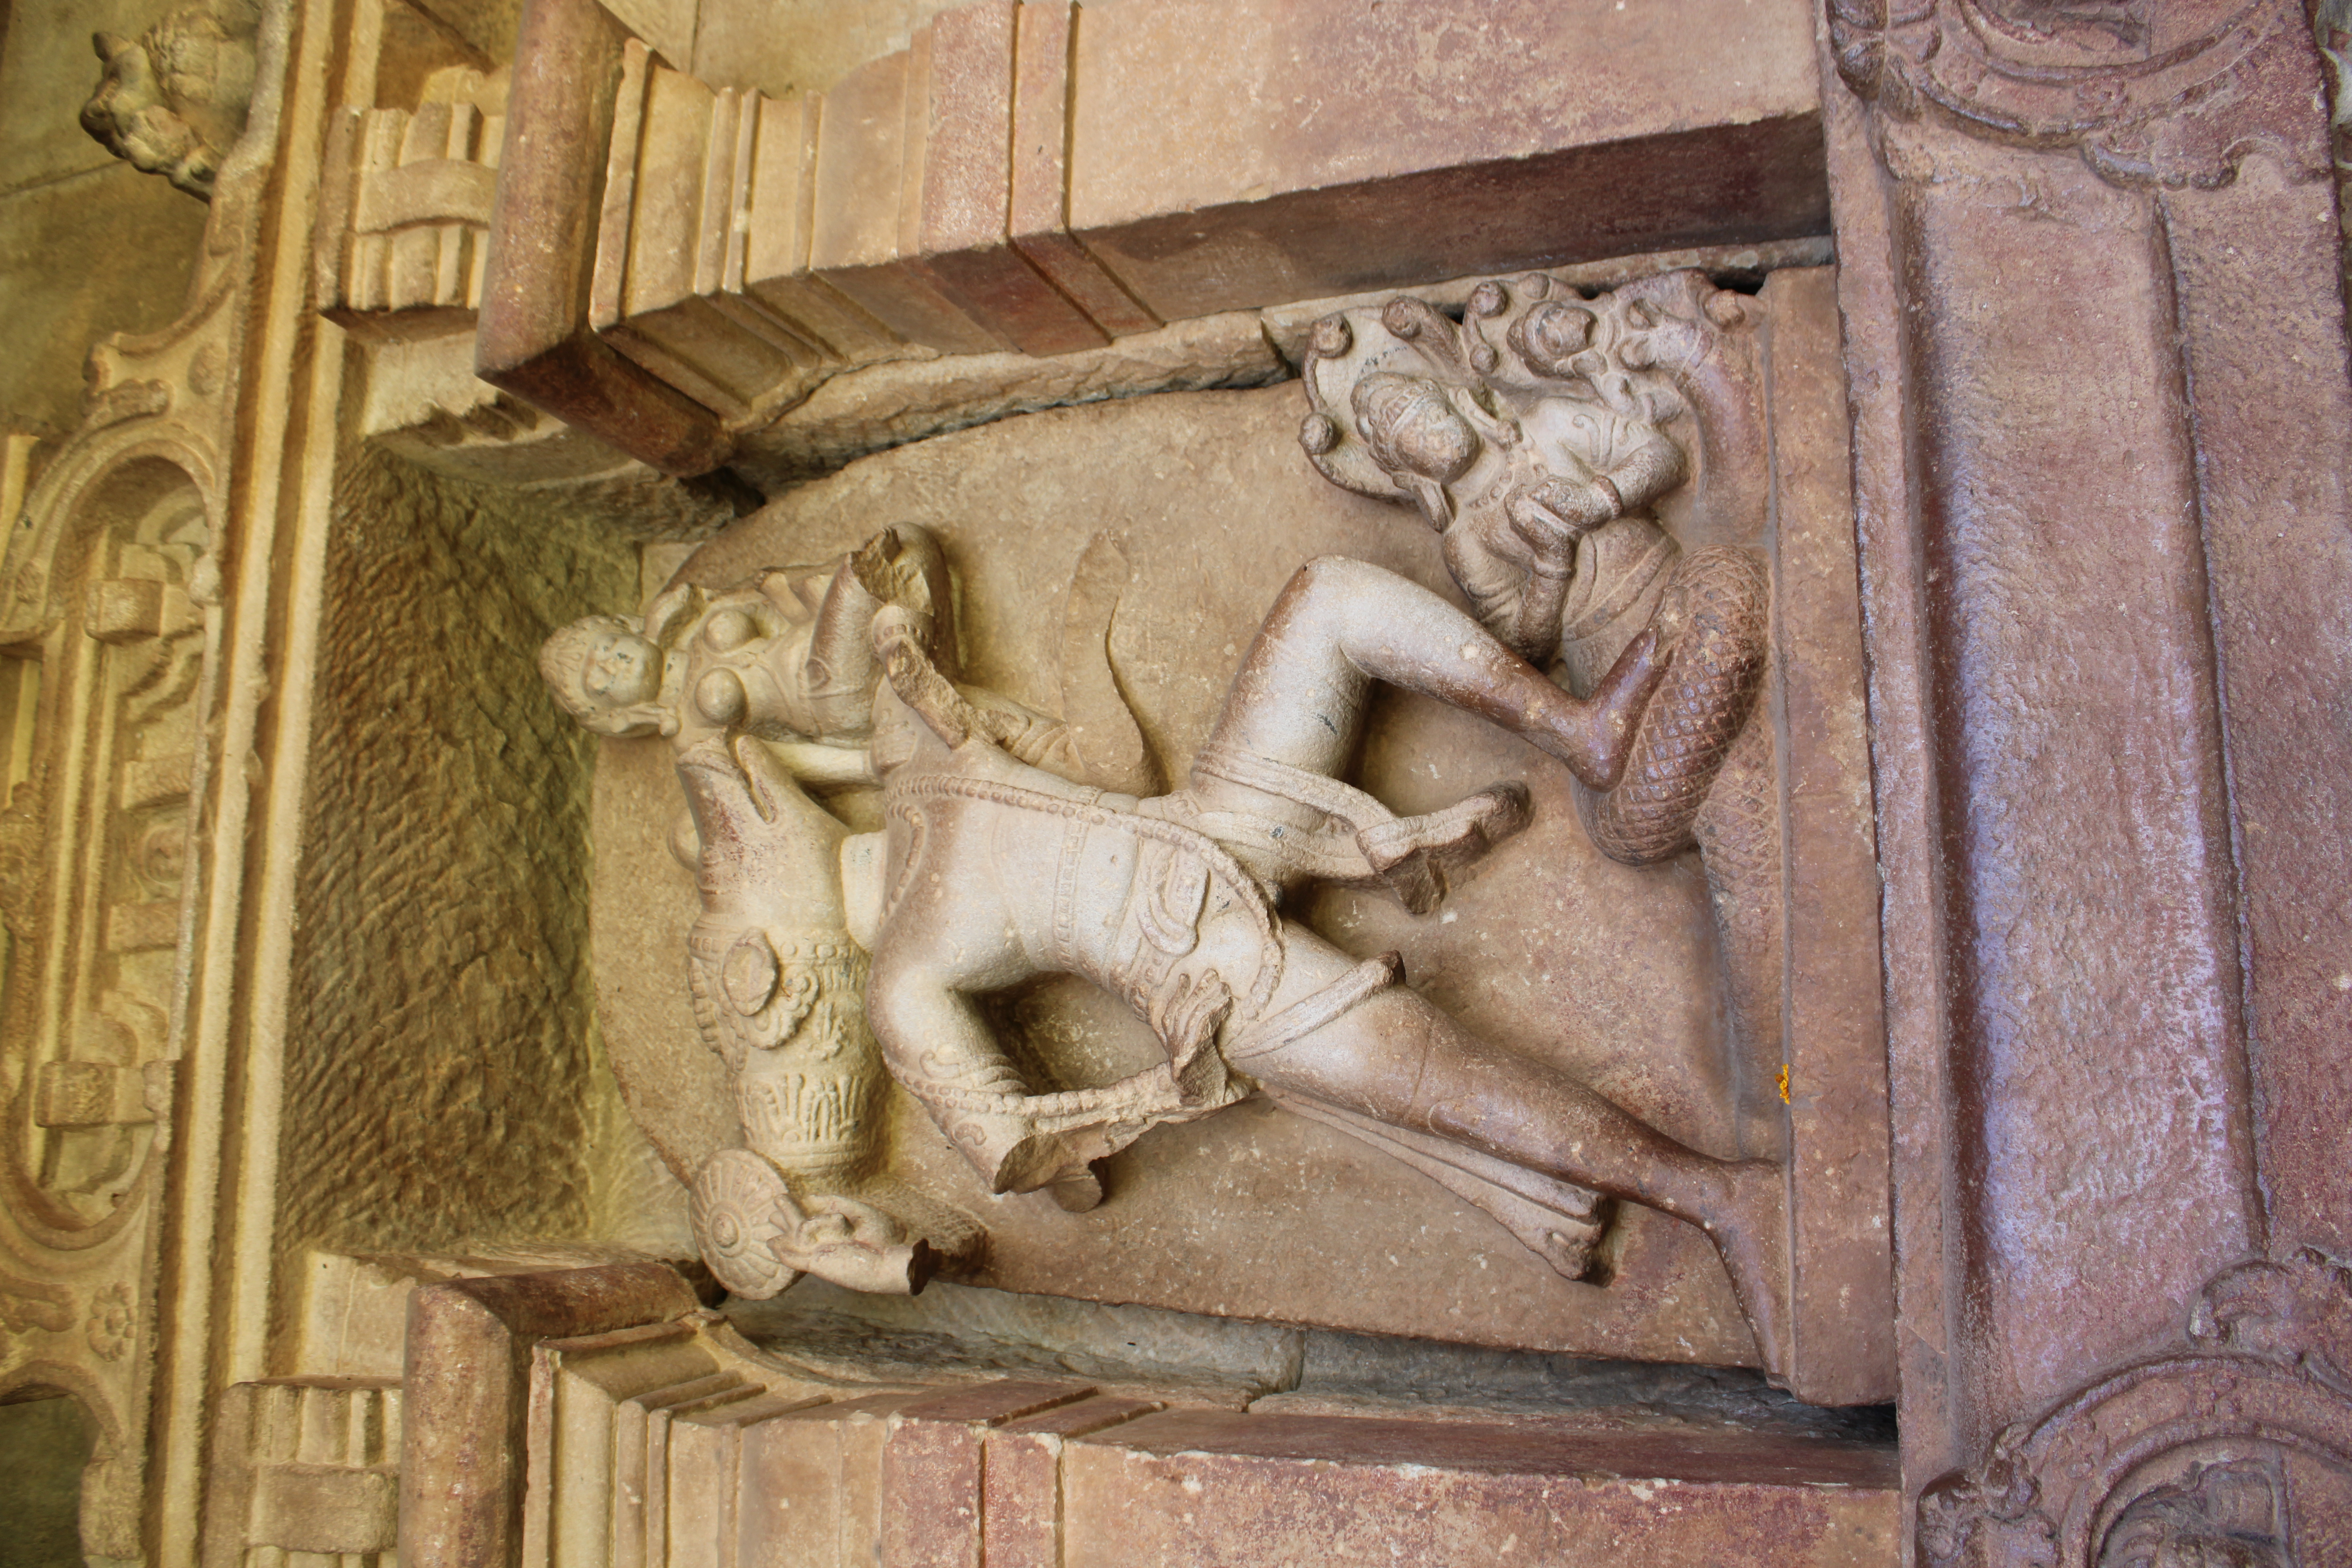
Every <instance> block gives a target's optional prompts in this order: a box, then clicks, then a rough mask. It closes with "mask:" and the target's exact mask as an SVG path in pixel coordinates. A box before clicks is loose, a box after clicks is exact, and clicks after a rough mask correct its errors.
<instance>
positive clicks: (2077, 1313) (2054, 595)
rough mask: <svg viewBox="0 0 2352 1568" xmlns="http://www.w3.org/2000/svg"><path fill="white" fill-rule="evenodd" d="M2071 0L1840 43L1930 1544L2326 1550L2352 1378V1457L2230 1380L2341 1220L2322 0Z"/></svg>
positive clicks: (1939, 1553) (2332, 321) (1908, 1461)
mask: <svg viewBox="0 0 2352 1568" xmlns="http://www.w3.org/2000/svg"><path fill="white" fill-rule="evenodd" d="M2045 9H2046V8H2037V7H2030V6H2024V5H2004V4H2000V3H1998V0H1983V3H1979V4H1971V5H1944V6H1942V7H1940V8H1937V7H1932V6H1931V7H1925V8H1910V9H1907V10H1906V11H1904V12H1903V13H1902V14H1901V15H1899V16H1890V15H1889V13H1888V9H1887V8H1886V7H1885V6H1883V5H1873V4H1869V3H1867V0H1852V3H1849V0H1832V5H1831V6H1830V7H1829V16H1828V27H1827V37H1828V42H1829V46H1830V51H1831V54H1832V56H1833V58H1834V64H1835V68H1836V69H1837V71H1838V72H1839V73H1840V74H1841V75H1842V76H1843V82H1844V88H1843V90H1840V89H1836V88H1831V89H1828V93H1827V97H1828V102H1827V105H1826V110H1827V113H1828V116H1829V120H1830V124H1831V142H1832V156H1831V166H1832V193H1833V197H1834V200H1835V204H1836V209H1837V226H1838V233H1839V250H1840V257H1841V260H1842V262H1843V279H1842V294H1843V308H1844V310H1845V313H1846V325H1847V354H1848V371H1849V377H1850V383H1851V385H1852V387H1853V394H1854V398H1853V402H1854V409H1855V429H1856V437H1857V439H1856V442H1855V459H1856V470H1855V477H1856V489H1857V500H1858V503H1859V507H1860V513H1861V518H1862V521H1861V541H1862V558H1863V572H1864V603H1865V615H1866V618H1867V623H1868V634H1867V635H1868V642H1869V651H1870V657H1871V660H1872V664H1873V667H1874V689H1873V714H1872V719H1873V726H1874V763H1875V768H1876V773H1877V780H1878V799H1879V812H1880V845H1881V853H1882V860H1883V865H1884V868H1885V878H1886V893H1885V900H1886V907H1885V917H1886V935H1887V943H1886V984H1887V996H1888V1003H1889V1017H1890V1055H1891V1065H1892V1072H1893V1079H1894V1083H1895V1127H1896V1130H1897V1131H1896V1141H1897V1153H1896V1162H1895V1168H1896V1174H1895V1193H1896V1220H1897V1247H1898V1253H1899V1264H1898V1275H1899V1286H1898V1288H1899V1291H1900V1301H1901V1315H1902V1321H1903V1324H1904V1329H1905V1332H1904V1333H1903V1335H1902V1339H1903V1342H1904V1344H1905V1346H1906V1351H1905V1366H1904V1394H1903V1413H1902V1415H1903V1433H1904V1447H1905V1469H1906V1487H1907V1489H1908V1490H1909V1491H1910V1492H1911V1493H1913V1494H1914V1495H1918V1494H1920V1493H1921V1492H1922V1491H1923V1489H1924V1490H1925V1491H1926V1492H1927V1496H1926V1497H1925V1498H1924V1500H1922V1502H1921V1503H1920V1507H1919V1513H1918V1516H1917V1518H1918V1526H1919V1535H1918V1538H1917V1541H1916V1543H1915V1548H1916V1551H1917V1552H1918V1560H1919V1561H1924V1562H1939V1563H1940V1562H1947V1561H1950V1562H1979V1561H2006V1560H2008V1559H2007V1558H2006V1557H2005V1556H2004V1555H2003V1553H2004V1552H2007V1551H2009V1550H2011V1549H2017V1550H2025V1549H2027V1547H2026V1543H2029V1542H2045V1541H2047V1540H2048V1539H2050V1538H2051V1537H2054V1538H2055V1543H2056V1549H2057V1553H2058V1556H2057V1560H2058V1561H2060V1562H2064V1563H2075V1562H2094V1561H2098V1560H2100V1554H2101V1553H2102V1552H2112V1551H2116V1550H2122V1549H2123V1547H2124V1546H2125V1545H2126V1544H2129V1543H2133V1542H2137V1541H2138V1540H2139V1535H2138V1534H2135V1533H2134V1532H2135V1531H2139V1532H2143V1533H2145V1532H2146V1531H2158V1530H2162V1531H2171V1532H2172V1535H2173V1537H2174V1538H2177V1539H2181V1540H2189V1539H2204V1538H2205V1537H2204V1535H2200V1532H2207V1533H2209V1534H2210V1532H2213V1531H2220V1532H2221V1533H2224V1534H2229V1533H2235V1534H2237V1535H2241V1536H2244V1535H2259V1536H2264V1537H2267V1538H2269V1539H2273V1540H2275V1541H2278V1542H2286V1541H2288V1540H2289V1539H2290V1538H2291V1536H2292V1534H2293V1531H2294V1529H2295V1528H2296V1521H2308V1520H2311V1519H2315V1518H2319V1517H2325V1515H2324V1513H2321V1514H2315V1513H2314V1512H2313V1511H2312V1510H2314V1509H2325V1508H2328V1507H2333V1506H2338V1505H2339V1504H2340V1500H2341V1499H2342V1497H2343V1495H2344V1493H2343V1490H2342V1489H2343V1486H2344V1484H2345V1477H2346V1476H2347V1473H2352V1472H2347V1466H2352V1453H2347V1450H2346V1449H2344V1448H2343V1447H2341V1443H2342V1439H2343V1436H2344V1432H2345V1430H2346V1427H2345V1424H2344V1420H2343V1416H2344V1415H2345V1411H2344V1410H2343V1408H2342V1404H2343V1402H2342V1401H2341V1400H2340V1399H2336V1400H2335V1402H2334V1404H2333V1405H2330V1404H2329V1400H2330V1399H2331V1398H2333V1396H2332V1395H2320V1396H2318V1397H2316V1402H2315V1403H2314V1404H2313V1405H2312V1406H2311V1410H2312V1412H2314V1413H2315V1414H2312V1415H2311V1416H2310V1418H2311V1419H2312V1420H2313V1421H2315V1422H2316V1423H2317V1424H2318V1426H2320V1427H2324V1428H2326V1429H2327V1432H2328V1434H2330V1435H2326V1436H2321V1435H2319V1434H2317V1433H2316V1432H2315V1431H2304V1432H2303V1434H2302V1437H2301V1438H2299V1439H2297V1441H2298V1442H2307V1443H2309V1444H2311V1445H2313V1446H2314V1449H2315V1452H2317V1453H2320V1454H2324V1455H2326V1458H2312V1457H2310V1456H2309V1454H2308V1453H2306V1454H2305V1457H2303V1458H2285V1457H2283V1456H2284V1455H2286V1454H2287V1453H2288V1451H2289V1450H2290V1449H2291V1448H2293V1447H2294V1446H2295V1445H2294V1443H2286V1444H2282V1443H2280V1442H2277V1441H2274V1440H2273V1438H2274V1437H2275V1434H2274V1433H2273V1436H2270V1437H2265V1436H2259V1435H2258V1434H2257V1432H2256V1428H2257V1427H2260V1426H2263V1424H2264V1422H2266V1421H2273V1420H2275V1421H2284V1420H2286V1416H2285V1415H2284V1412H2285V1410H2286V1408H2287V1406H2288V1405H2296V1407H2297V1408H2298V1409H2300V1408H2301V1405H2300V1403H2299V1402H2301V1401H2302V1400H2303V1399H2304V1398H2305V1396H2306V1395H2319V1385H2318V1384H2308V1385H2307V1386H2306V1385H2305V1384H2291V1383H2281V1384H2277V1385H2276V1386H2275V1387H2272V1386H2270V1385H2267V1384H2265V1385H2264V1388H2265V1392H2264V1393H2263V1394H2259V1395H2256V1396H2253V1397H2252V1398H2245V1397H2240V1398H2237V1399H2235V1400H2233V1399H2232V1398H2231V1396H2229V1395H2228V1394H2213V1393H2211V1392H2210V1388H2209V1387H2208V1386H2207V1385H2208V1384H2211V1383H2212V1380H2213V1379H2215V1378H2216V1377H2218V1378H2219V1379H2220V1383H2221V1384H2229V1383H2231V1382H2232V1380H2235V1382H2236V1383H2237V1384H2238V1385H2239V1386H2241V1388H2243V1387H2245V1386H2250V1384H2249V1383H2248V1380H2249V1379H2255V1380H2259V1379H2260V1378H2263V1377H2267V1376H2269V1375H2270V1374H2271V1372H2272V1371H2273V1370H2275V1368H2276V1367H2277V1366H2278V1364H2279V1363H2282V1362H2284V1363H2294V1360H2295V1358H2296V1356H2297V1355H2298V1354H2304V1355H2306V1356H2307V1355H2308V1354H2309V1353H2310V1352H2312V1350H2313V1346H2314V1345H2315V1343H2316V1341H2315V1339H2314V1338H2313V1336H2314V1334H2315V1333H2316V1332H2318V1331H2317V1330H2316V1329H2315V1327H2314V1325H2315V1323H2316V1322H2317V1321H2319V1320H2321V1319H2324V1318H2326V1316H2328V1314H2329V1312H2330V1311H2331V1310H2334V1311H2340V1306H2331V1305H2330V1303H2340V1301H2341V1300H2342V1281H2343V1276H2342V1275H2341V1274H2340V1272H2338V1271H2336V1270H2334V1269H2333V1268H2330V1266H2329V1264H2328V1262H2327V1261H2326V1258H2324V1257H2323V1256H2322V1254H2323V1253H2324V1254H2328V1255H2334V1256H2335V1257H2336V1258H2340V1257H2341V1256H2342V1254H2343V1253H2344V1251H2345V1249H2346V1246H2347V1242H2346V1227H2347V1206H2346V1205H2347V1193H2346V1187H2345V1183H2344V1180H2343V1154H2342V1148H2343V1142H2342V1131H2341V1129H2342V1126H2343V1122H2344V1119H2345V1116H2346V1114H2347V1110H2352V1064H2347V1060H2346V1058H2345V1057H2344V1054H2343V1052H2342V1050H2341V1049H2340V1045H2337V1046H2331V1045H2330V1043H2329V1042H2331V1041H2335V1042H2340V1041H2341V1040H2342V1038H2343V1037H2344V1034H2345V1031H2346V1029H2347V1026H2352V929H2347V910H2346V908H2345V905H2344V901H2343V900H2342V898H2341V897H2340V895H2339V894H2338V893H2336V892H2333V891H2330V889H2340V888H2341V887H2342V885H2343V882H2344V877H2345V871H2346V866H2345V859H2346V854H2347V851H2346V846H2345V843H2344V840H2343V837H2342V834H2341V830H2340V826H2339V825H2340V824H2341V822H2342V821H2343V820H2344V819H2345V817H2346V815H2347V808H2352V779H2347V776H2346V775H2345V773H2344V772H2343V770H2342V768H2341V767H2340V765H2338V763H2337V762H2336V759H2338V758H2340V757H2341V755H2342V753H2343V748H2344V745H2345V742H2346V739H2347V714H2346V711H2345V710H2344V706H2343V704H2344V699H2345V695H2346V694H2347V691H2352V662H2348V661H2352V641H2347V635H2346V632H2345V628H2344V626H2343V625H2342V617H2341V616H2340V615H2334V616H2331V615H2330V614H2329V613H2328V609H2327V607H2328V606H2330V605H2338V604H2340V603H2341V602H2342V601H2343V599H2344V597H2345V595H2346V593H2347V589H2352V548H2348V547H2352V540H2347V532H2346V524H2347V521H2352V520H2347V494H2346V483H2345V479H2346V468H2347V451H2346V448H2345V444H2344V442H2343V440H2342V439H2341V433H2342V432H2343V431H2344V430H2345V428H2346V427H2347V396H2348V395H2352V390H2348V389H2347V376H2346V364H2345V349H2344V321H2343V307H2342V302H2341V296H2340V292H2339V290H2338V288H2337V282H2336V229H2335V207H2334V189H2333V186H2332V184H2330V179H2329V163H2328V157H2327V140H2326V137H2327V112H2326V100H2325V98H2324V96H2323V94H2322V90H2321V83H2320V76H2319V71H2318V59H2317V55H2316V52H2315V48H2314V47H2313V45H2312V42H2311V39H2310V37H2309V34H2308V30H2307V28H2306V27H2305V23H2304V17H2303V13H2302V11H2301V9H2300V8H2299V7H2297V6H2294V5H2257V6H2253V7H2250V8H2249V7H2237V8H2228V7H2223V6H2220V5H2197V4H2189V3H2183V4H2175V5H2163V6H2147V7H2139V6H2124V5H2114V6H2080V7H2073V8H2071V9H2070V12H2069V16H2067V17H2063V18H2060V19H2057V20H2053V19H2052V18H2051V17H2050V16H2047V15H2044V14H2043V11H2044V10H2045ZM2028 12H2032V15H2031V16H2028V15H2027V13H2028ZM1962 13H1966V15H1965V16H1964V15H1962ZM2012 13H2013V15H2012ZM2077 13H2079V15H2076V14H2077ZM2094 13H2095V14H2096V15H2094ZM2108 13H2112V15H2108ZM2209 14H2210V15H2209ZM2330 1127H2332V1128H2333V1129H2334V1131H2333V1132H2330V1131H2328V1129H2329V1128H2330ZM2306 1247H2316V1248H2319V1249H2321V1250H2320V1252H2319V1253H2305V1252H2304V1251H2303V1250H2302V1249H2304V1248H2306ZM2256 1301H2259V1303H2260V1304H2259V1305H2250V1304H2249V1303H2252V1302H2256ZM2258 1324H2259V1325H2260V1328H2259V1331H2257V1325H2258ZM2321 1337H2322V1338H2324V1334H2323V1335H2322V1336H2321ZM2183 1350H2187V1351H2189V1352H2192V1353H2190V1354H2189V1355H2186V1356H2181V1355H2179V1354H2178V1353H2177V1352H2181V1351H2183ZM2338 1353H2340V1352H2338ZM2168 1354H2169V1355H2170V1356H2171V1359H2169V1360H2164V1359H2158V1358H2166V1357H2168ZM2152 1368H2153V1369H2158V1370H2151V1369H2152ZM2103 1379H2105V1381H2104V1382H2103V1381H2102V1380H2103ZM2200 1379H2203V1380H2205V1381H2204V1382H2202V1383H2200ZM2306 1382H2307V1380H2306ZM2126 1385H2128V1386H2126ZM2159 1386H2160V1387H2161V1388H2162V1389H2164V1390H2166V1391H2167V1392H2165V1393H2162V1394H2151V1393H2150V1392H2149V1390H2150V1389H2152V1388H2156V1387H2159ZM2216 1386H2218V1385H2216ZM2134 1391H2137V1392H2134ZM2134 1399H2140V1400H2143V1401H2144V1402H2145V1401H2149V1400H2152V1401H2153V1403H2144V1405H2131V1401H2132V1400H2134ZM2119 1401H2120V1402H2121V1403H2118V1402H2119ZM2126 1406H2129V1408H2130V1412H2131V1413H2129V1414H2126ZM2331 1410H2332V1411H2333V1414H2328V1413H2327V1412H2329V1411H2331ZM2159 1411H2160V1412H2161V1416H2160V1418H2159V1415H2158V1412H2159ZM2300 1418H2301V1417H2297V1419H2300ZM2159 1427H2161V1428H2162V1433H2161V1435H2159V1433H2158V1428H2159ZM2094 1428H2096V1429H2099V1430H2101V1431H2102V1432H2103V1434H2104V1436H2103V1437H2102V1439H2101V1441H2100V1443H2099V1444H2094V1445H2092V1447H2095V1448H2096V1449H2097V1451H2098V1455H2099V1456H2100V1457H2098V1458H2095V1459H2092V1458H2085V1457H2084V1455H2085V1453H2087V1452H2088V1450H2087V1449H2085V1448H2084V1447H2083V1442H2084V1433H2086V1432H2088V1431H2091V1430H2092V1429H2094ZM2299 1430H2300V1429H2299ZM2192 1442H2197V1443H2203V1444H2204V1445H2205V1447H2202V1448H2200V1449H2199V1450H2198V1451H2197V1453H2196V1455H2195V1457H2194V1458H2191V1457H2190V1455H2189V1444H2191V1443H2192ZM2331 1445H2334V1446H2333V1447H2331ZM2110 1450H2112V1452H2111V1451H2110ZM2126 1450H2128V1451H2129V1452H2130V1454H2131V1455H2132V1456H2133V1458H2131V1459H2130V1461H2129V1462H2128V1463H2126V1462H2125V1461H2124V1460H2123V1459H2122V1458H2120V1457H2119V1456H2120V1455H2121V1454H2122V1453H2123V1452H2124V1451H2126ZM2061 1456H2065V1458H2064V1459H2063V1462H2062V1459H2061ZM2298 1466H2301V1467H2304V1469H2305V1470H2307V1471H2308V1473H2307V1474H2306V1473H2304V1471H2303V1470H2298V1468H2297V1467H2298ZM1964 1470H1965V1471H1967V1472H1968V1473H1967V1475H1966V1476H1965V1477H1963V1476H1959V1475H1956V1474H1954V1472H1959V1471H1964ZM2215 1472H2222V1473H2225V1475H2224V1479H2215ZM2241 1482H2242V1483H2243V1485H2242V1486H2241V1485H2240V1483H2241ZM2027 1483H2031V1484H2030V1485H2029V1484H2027ZM2232 1488H2237V1490H2234V1491H2233V1490H2231V1489H2232ZM2263 1488H2268V1489H2269V1491H2267V1492H2263ZM2224 1493H2227V1494H2228V1496H2227V1497H2225V1496H2224V1495H2223V1494H2224ZM2241 1493H2242V1496H2241ZM2258 1493H2259V1494H2261V1495H2262V1497H2263V1498H2267V1499H2268V1501H2267V1503H2265V1504H2263V1505H2262V1506H2257V1504H2256V1503H2255V1502H2248V1501H2244V1500H2243V1499H2244V1498H2253V1497H2255V1496H2256V1495H2257V1494H2258ZM2329 1499H2333V1500H2336V1501H2333V1502H2330V1501H2326V1500H2329ZM2265 1510H2266V1511H2265ZM2257 1515H2259V1517H2256V1516H2257ZM2151 1521H2155V1522H2151ZM2032 1550H2035V1551H2042V1550H2047V1547H2046V1546H2035V1547H2032ZM2036 1560H2039V1559H2036Z"/></svg>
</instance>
